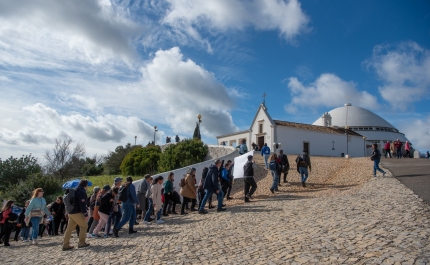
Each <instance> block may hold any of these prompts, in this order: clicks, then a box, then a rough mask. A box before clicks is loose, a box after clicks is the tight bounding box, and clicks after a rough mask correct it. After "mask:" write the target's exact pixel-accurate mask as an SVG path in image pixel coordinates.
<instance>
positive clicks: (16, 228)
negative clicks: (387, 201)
mask: <svg viewBox="0 0 430 265" xmlns="http://www.w3.org/2000/svg"><path fill="white" fill-rule="evenodd" d="M20 234H21V227H18V226H16V225H15V238H14V240H15V241H18V239H19V236H20Z"/></svg>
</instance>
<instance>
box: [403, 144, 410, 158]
mask: <svg viewBox="0 0 430 265" xmlns="http://www.w3.org/2000/svg"><path fill="white" fill-rule="evenodd" d="M405 151H406V153H405V155H404V156H403V157H407V158H411V145H410V144H409V142H408V141H406V142H405Z"/></svg>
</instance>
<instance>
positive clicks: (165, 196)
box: [163, 192, 176, 214]
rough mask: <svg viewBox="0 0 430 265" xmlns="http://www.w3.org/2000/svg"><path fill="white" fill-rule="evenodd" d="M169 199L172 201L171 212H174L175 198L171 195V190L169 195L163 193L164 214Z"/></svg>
mask: <svg viewBox="0 0 430 265" xmlns="http://www.w3.org/2000/svg"><path fill="white" fill-rule="evenodd" d="M169 201H172V203H173V208H172V212H175V209H176V200H175V198H174V197H173V193H172V192H171V193H170V195H168V194H164V205H163V214H166V211H167V205H169Z"/></svg>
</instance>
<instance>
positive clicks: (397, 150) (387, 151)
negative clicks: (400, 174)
mask: <svg viewBox="0 0 430 265" xmlns="http://www.w3.org/2000/svg"><path fill="white" fill-rule="evenodd" d="M402 147H403V142H402V141H400V140H399V139H397V140H396V141H386V142H385V144H384V148H383V152H384V156H385V158H388V157H390V158H393V157H395V158H397V159H399V158H410V157H411V148H412V147H411V144H410V143H409V141H406V142H405V144H404V149H405V153H404V154H402Z"/></svg>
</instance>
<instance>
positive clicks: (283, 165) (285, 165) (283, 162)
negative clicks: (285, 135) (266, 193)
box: [279, 149, 290, 183]
mask: <svg viewBox="0 0 430 265" xmlns="http://www.w3.org/2000/svg"><path fill="white" fill-rule="evenodd" d="M279 159H280V160H281V172H282V173H284V183H287V175H288V171H289V170H290V163H289V162H288V157H287V155H284V151H283V150H282V149H281V150H279ZM279 176H280V175H279Z"/></svg>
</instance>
